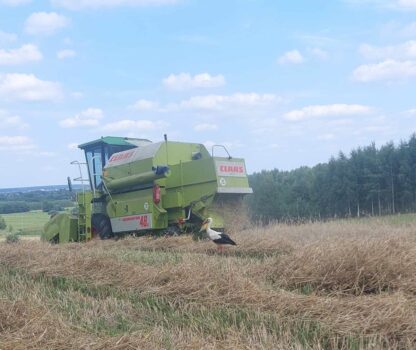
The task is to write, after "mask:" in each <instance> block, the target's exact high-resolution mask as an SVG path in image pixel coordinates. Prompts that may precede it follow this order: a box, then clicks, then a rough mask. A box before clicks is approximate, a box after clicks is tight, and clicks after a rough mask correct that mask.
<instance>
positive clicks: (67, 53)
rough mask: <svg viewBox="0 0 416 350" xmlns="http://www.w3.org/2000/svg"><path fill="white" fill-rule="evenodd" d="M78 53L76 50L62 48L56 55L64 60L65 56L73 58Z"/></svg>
mask: <svg viewBox="0 0 416 350" xmlns="http://www.w3.org/2000/svg"><path fill="white" fill-rule="evenodd" d="M76 55H77V53H76V52H75V51H74V50H68V49H66V50H60V51H58V52H57V53H56V57H58V58H59V59H60V60H63V59H65V58H71V57H75V56H76Z"/></svg>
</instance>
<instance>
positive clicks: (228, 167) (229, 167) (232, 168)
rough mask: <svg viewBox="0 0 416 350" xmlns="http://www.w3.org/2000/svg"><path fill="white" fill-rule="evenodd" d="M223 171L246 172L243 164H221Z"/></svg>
mask: <svg viewBox="0 0 416 350" xmlns="http://www.w3.org/2000/svg"><path fill="white" fill-rule="evenodd" d="M220 171H221V172H222V173H237V174H244V167H243V166H242V165H220Z"/></svg>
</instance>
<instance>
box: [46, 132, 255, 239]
mask: <svg viewBox="0 0 416 350" xmlns="http://www.w3.org/2000/svg"><path fill="white" fill-rule="evenodd" d="M79 148H81V149H82V150H84V152H85V159H86V165H87V169H88V182H89V184H90V188H89V190H83V191H81V192H78V194H77V211H76V213H72V214H69V213H60V214H57V215H55V216H53V217H52V218H51V220H50V221H49V222H48V223H47V224H46V226H45V230H44V233H43V239H44V240H46V241H51V242H60V243H62V242H71V241H88V240H90V239H92V238H94V237H100V238H102V239H105V238H111V237H114V236H119V235H123V234H145V233H149V232H150V233H154V234H168V235H171V234H180V233H183V232H194V231H195V230H197V229H199V227H200V224H201V222H202V221H203V220H204V219H206V218H207V217H212V218H213V219H214V223H215V225H214V226H215V228H216V229H219V230H221V229H222V228H223V227H224V221H223V215H222V212H221V210H222V208H223V206H224V205H231V206H232V205H234V204H236V203H238V202H239V201H240V200H241V198H242V197H243V196H244V195H246V194H249V193H252V190H251V188H250V187H249V184H248V179H247V173H246V166H245V162H244V160H243V159H241V158H233V157H231V156H230V155H229V154H228V151H227V150H226V149H225V147H224V146H214V147H213V148H212V150H211V153H210V152H208V150H207V148H206V147H205V146H204V145H203V144H198V143H185V142H173V141H167V139H166V137H165V140H164V141H162V142H156V143H153V142H150V141H149V140H144V139H132V138H121V137H103V138H101V139H98V140H95V141H92V142H88V143H85V144H82V145H80V146H79ZM217 148H223V149H224V150H225V152H226V154H227V156H226V157H216V156H215V154H214V151H215V150H217ZM76 164H78V165H80V163H76ZM80 169H81V167H80ZM80 177H81V178H80V179H78V180H81V181H86V180H85V179H82V174H81V176H80Z"/></svg>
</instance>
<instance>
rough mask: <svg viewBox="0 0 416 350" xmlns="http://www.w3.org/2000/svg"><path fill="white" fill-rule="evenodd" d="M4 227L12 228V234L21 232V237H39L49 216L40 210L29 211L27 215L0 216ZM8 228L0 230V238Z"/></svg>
mask: <svg viewBox="0 0 416 350" xmlns="http://www.w3.org/2000/svg"><path fill="white" fill-rule="evenodd" d="M1 216H2V217H3V218H4V220H5V221H6V225H7V227H8V228H9V226H12V227H13V231H14V232H18V231H21V232H22V234H23V235H40V234H41V232H42V229H43V226H44V225H45V223H46V222H47V221H48V220H49V215H48V214H47V213H44V212H43V211H41V210H36V211H30V212H27V213H16V214H2V215H1ZM8 228H7V229H5V230H0V236H1V235H6V234H7V233H8V232H9V231H8Z"/></svg>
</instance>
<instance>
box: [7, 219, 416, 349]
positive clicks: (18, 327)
mask: <svg viewBox="0 0 416 350" xmlns="http://www.w3.org/2000/svg"><path fill="white" fill-rule="evenodd" d="M230 234H231V236H232V237H233V238H235V240H236V241H237V243H238V246H237V247H235V248H234V247H232V248H230V249H228V250H227V251H226V252H225V253H224V254H219V253H217V251H216V249H215V247H214V244H213V243H211V242H207V241H199V242H197V241H193V240H192V238H191V237H189V236H180V237H170V238H158V239H154V238H149V237H143V238H127V239H123V240H119V241H93V242H90V243H87V244H68V245H60V246H57V245H56V246H53V245H49V244H45V243H41V242H28V241H21V242H19V243H17V244H6V243H0V349H2V350H5V349H380V348H386V349H387V348H388V349H395V348H396V349H414V348H415V346H416V274H415V267H416V222H415V220H414V219H413V216H402V217H395V218H394V219H363V220H351V221H334V222H329V223H310V224H305V225H298V226H295V225H292V226H289V225H283V224H273V225H270V226H267V227H257V226H255V227H245V228H241V227H240V228H239V227H238V226H235V227H234V229H233V230H231V231H230Z"/></svg>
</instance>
